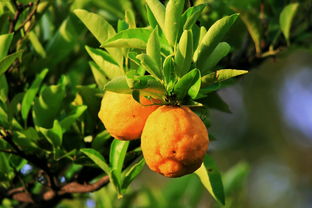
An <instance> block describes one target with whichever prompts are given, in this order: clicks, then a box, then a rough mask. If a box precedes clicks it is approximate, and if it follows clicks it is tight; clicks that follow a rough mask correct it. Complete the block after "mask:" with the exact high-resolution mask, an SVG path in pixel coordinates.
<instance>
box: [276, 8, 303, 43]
mask: <svg viewBox="0 0 312 208" xmlns="http://www.w3.org/2000/svg"><path fill="white" fill-rule="evenodd" d="M298 8H299V3H297V2H296V3H291V4H288V5H287V6H285V7H284V9H283V10H282V12H281V14H280V17H279V23H280V27H281V30H282V32H283V34H284V36H285V38H286V40H287V42H288V43H289V38H290V29H291V24H292V22H293V19H294V17H295V15H296V13H297V11H298Z"/></svg>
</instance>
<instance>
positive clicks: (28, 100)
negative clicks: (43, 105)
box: [21, 69, 49, 121]
mask: <svg viewBox="0 0 312 208" xmlns="http://www.w3.org/2000/svg"><path fill="white" fill-rule="evenodd" d="M48 71H49V70H48V69H44V70H42V72H40V74H38V75H37V76H36V79H35V81H33V83H32V84H31V86H30V88H29V89H28V90H27V91H26V93H25V95H24V97H23V101H22V109H21V113H22V118H23V120H24V121H26V120H27V116H28V112H29V110H30V108H31V106H32V104H33V101H34V99H35V96H36V94H37V92H38V91H39V87H40V85H41V83H42V81H43V80H44V78H45V76H46V75H47V73H48Z"/></svg>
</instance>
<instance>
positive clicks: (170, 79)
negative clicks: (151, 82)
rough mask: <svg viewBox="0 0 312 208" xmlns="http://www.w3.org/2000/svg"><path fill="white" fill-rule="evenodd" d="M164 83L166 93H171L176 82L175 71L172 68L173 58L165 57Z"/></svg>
mask: <svg viewBox="0 0 312 208" xmlns="http://www.w3.org/2000/svg"><path fill="white" fill-rule="evenodd" d="M163 68H164V81H165V86H166V89H167V91H168V92H172V90H173V88H174V84H175V83H176V81H177V76H176V70H175V66H174V60H173V56H167V58H166V59H165V61H164V66H163Z"/></svg>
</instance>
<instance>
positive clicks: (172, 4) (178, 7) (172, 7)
mask: <svg viewBox="0 0 312 208" xmlns="http://www.w3.org/2000/svg"><path fill="white" fill-rule="evenodd" d="M183 8H184V0H169V2H168V3H167V6H166V13H165V27H164V34H165V36H166V39H167V41H168V43H169V45H171V46H172V47H173V46H174V45H175V44H176V42H177V38H178V33H179V31H180V20H181V15H182V11H183Z"/></svg>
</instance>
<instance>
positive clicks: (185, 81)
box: [174, 69, 200, 100]
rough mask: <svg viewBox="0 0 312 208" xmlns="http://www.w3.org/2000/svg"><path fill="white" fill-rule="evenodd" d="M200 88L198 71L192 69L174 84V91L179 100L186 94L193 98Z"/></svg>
mask: <svg viewBox="0 0 312 208" xmlns="http://www.w3.org/2000/svg"><path fill="white" fill-rule="evenodd" d="M199 89H200V71H199V70H198V69H193V70H192V71H190V72H188V73H187V74H185V75H184V76H183V77H182V78H181V79H180V80H179V81H178V82H177V83H176V84H175V86H174V93H175V94H176V95H177V98H178V99H179V100H183V98H184V97H185V96H186V94H189V95H190V96H191V97H192V98H195V97H196V96H197V94H198V92H199Z"/></svg>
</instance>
